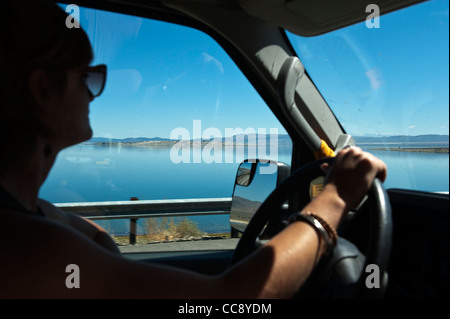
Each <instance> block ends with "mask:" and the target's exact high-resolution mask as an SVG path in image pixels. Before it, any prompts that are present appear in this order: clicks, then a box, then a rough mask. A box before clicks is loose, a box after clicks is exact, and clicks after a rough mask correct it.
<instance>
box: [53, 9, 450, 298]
mask: <svg viewBox="0 0 450 319" xmlns="http://www.w3.org/2000/svg"><path fill="white" fill-rule="evenodd" d="M372 2H373V1H366V0H364V1H335V0H320V1H318V0H289V1H284V0H234V1H228V0H188V1H185V0H89V1H84V0H80V1H78V2H77V5H79V6H80V7H84V8H89V9H98V10H102V11H108V12H113V13H120V14H124V15H128V16H133V17H139V18H144V19H151V20H156V21H163V22H167V23H171V24H176V25H181V26H185V27H189V28H193V29H196V30H199V31H201V32H202V33H205V34H207V35H208V36H209V37H211V38H212V39H213V40H214V41H215V42H216V43H218V44H219V46H220V47H221V48H222V49H223V50H224V52H226V54H227V55H228V56H229V57H230V59H231V61H232V62H233V63H234V64H235V65H236V66H237V68H238V69H239V71H240V72H242V74H243V75H244V76H245V78H246V79H247V80H248V82H249V83H250V84H251V86H252V87H253V88H254V90H255V91H256V92H257V94H258V95H259V96H260V97H261V99H262V101H263V102H264V103H263V104H264V105H265V106H267V107H266V109H267V110H269V111H270V112H271V113H273V116H274V117H275V118H276V119H277V120H278V121H279V123H280V125H281V126H282V127H283V128H284V129H285V131H286V133H287V134H288V135H289V138H290V139H291V142H292V154H291V157H290V162H289V163H281V161H280V162H277V161H272V162H270V163H269V164H267V163H264V162H262V161H260V160H259V159H258V158H255V159H254V160H250V159H248V158H246V159H244V160H243V161H242V163H240V164H239V168H238V169H237V170H236V166H235V167H234V168H233V172H234V173H233V174H232V175H233V176H231V177H229V178H230V180H233V181H234V185H233V192H232V194H231V196H230V203H229V211H230V212H229V215H226V216H227V217H226V218H227V220H229V223H230V225H231V226H230V227H231V237H232V239H233V240H234V241H235V243H236V247H235V248H229V249H218V250H214V249H206V250H188V251H177V250H173V251H153V252H150V251H143V252H140V251H129V252H128V253H124V256H125V257H126V258H130V259H133V260H139V261H142V262H152V263H161V264H165V265H170V266H175V267H179V268H183V269H189V270H193V271H196V272H200V273H204V274H219V273H221V272H223V271H225V270H226V269H227V268H228V267H230V265H233V264H234V263H236V262H238V261H239V260H240V259H241V258H244V257H245V256H247V255H248V254H249V253H251V252H252V251H253V250H255V249H257V247H258V246H259V245H261V242H264V241H265V240H268V239H270V237H271V236H273V235H274V234H276V233H277V232H279V231H280V230H281V229H282V228H283V227H284V226H285V225H286V216H288V215H289V213H290V212H293V211H295V210H299V209H301V207H302V206H304V205H305V204H306V203H307V202H308V201H309V200H310V199H311V197H312V194H311V192H313V186H312V184H311V182H312V181H313V180H316V179H317V178H321V177H322V176H323V173H322V172H321V171H320V169H319V166H320V164H321V163H324V162H329V163H332V157H333V155H334V154H335V153H337V152H338V151H339V150H340V149H342V148H344V147H348V146H353V145H358V143H357V141H356V140H355V139H354V138H353V136H352V135H350V134H348V133H347V132H346V129H345V128H344V126H343V125H342V123H341V122H340V121H339V120H338V118H337V116H336V115H335V113H334V111H333V105H332V102H329V101H326V99H325V97H324V94H323V93H322V89H321V88H320V87H319V86H318V84H317V83H315V82H314V81H313V78H312V77H311V75H310V73H309V71H308V66H307V65H306V64H305V65H304V63H303V61H302V59H301V58H299V56H298V54H297V51H296V49H295V48H294V47H293V45H292V43H291V41H290V40H289V38H288V36H287V34H286V32H290V33H292V34H296V35H299V36H301V37H305V38H311V39H313V38H314V37H318V36H321V35H324V34H327V33H329V32H333V31H336V30H339V29H341V28H345V27H348V26H351V25H354V24H358V23H363V22H364V21H365V20H366V18H367V15H368V13H367V12H366V7H367V5H369V4H370V3H372ZM420 2H422V1H421V0H395V1H392V0H379V1H377V5H378V7H379V10H380V14H381V21H383V20H382V19H383V16H384V15H387V14H389V13H391V12H394V11H397V10H404V9H405V8H408V7H410V6H417V5H420V4H418V3H420ZM60 4H61V5H62V6H64V5H66V4H69V2H67V1H62V2H60ZM447 6H448V4H447ZM447 15H448V11H447ZM447 29H448V25H447ZM102 31H103V32H104V33H106V34H107V33H108V30H107V29H106V28H105V29H102ZM149 41H151V39H149ZM95 50H96V46H95V45H94V51H95ZM447 58H448V57H447ZM107 86H108V83H107ZM107 89H108V87H106V89H105V90H107ZM106 93H107V92H106ZM447 94H448V91H447ZM264 105H263V107H264ZM192 112H195V110H193V111H192ZM255 116H256V117H257V116H258V115H257V114H255ZM175 125H176V124H175ZM322 142H323V143H324V144H322ZM323 145H325V146H323ZM447 161H448V160H447ZM264 165H273V170H274V171H275V172H276V174H273V175H266V176H264V175H263V174H261V173H259V172H260V170H261V167H262V166H264ZM430 165H432V164H430ZM228 175H230V174H228ZM267 176H271V178H266V177H267ZM321 183H323V179H322V180H319V181H318V182H316V184H315V185H316V186H315V187H316V188H317V187H319V191H320V185H322V184H321ZM447 186H448V185H447ZM255 189H256V191H255ZM443 191H444V192H432V191H422V190H415V189H403V188H396V187H392V188H387V189H385V188H384V187H383V185H382V184H381V183H379V182H374V185H373V186H372V189H371V190H370V192H369V193H368V195H367V199H366V200H365V201H364V202H363V203H362V204H361V205H360V207H359V208H358V210H357V211H355V212H351V213H350V214H349V215H348V216H347V219H346V220H345V222H344V223H343V224H342V226H341V228H340V229H339V230H338V232H339V236H340V237H339V244H338V246H337V247H336V249H335V250H334V251H333V254H332V255H331V256H329V257H328V258H324V259H323V260H322V261H321V263H320V264H319V266H318V267H317V269H316V270H315V271H314V273H313V275H312V276H311V278H310V279H309V280H308V282H307V283H306V284H305V285H304V287H303V288H302V289H301V291H299V292H298V294H297V296H296V297H299V298H387V299H397V298H444V297H446V296H448V291H449V253H448V252H449V251H450V248H449V234H450V231H449V225H450V223H449V208H448V207H449V203H448V199H449V195H448V189H446V190H443ZM257 193H258V194H259V195H261V196H256V195H255V194H257ZM228 216H229V217H228ZM374 264H375V265H377V266H378V267H379V269H380V276H381V279H380V283H379V284H380V286H381V287H379V288H376V289H370V288H368V287H367V285H366V284H365V283H366V279H367V275H368V266H370V265H374Z"/></svg>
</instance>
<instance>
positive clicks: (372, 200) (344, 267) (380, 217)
mask: <svg viewBox="0 0 450 319" xmlns="http://www.w3.org/2000/svg"><path fill="white" fill-rule="evenodd" d="M332 162H333V158H326V159H321V160H317V161H314V162H311V163H309V164H307V165H305V166H303V167H300V168H299V169H298V170H296V171H295V172H294V173H293V174H291V175H290V176H289V177H288V178H287V179H286V180H284V181H283V182H282V183H281V184H280V185H279V186H278V187H277V188H276V189H275V190H274V191H273V192H272V193H271V194H270V195H269V197H267V199H266V200H265V201H264V202H263V203H262V204H261V206H260V207H259V209H258V210H257V211H256V213H255V214H254V216H253V218H252V219H251V221H250V223H249V224H248V225H247V227H246V229H245V231H244V233H243V234H242V237H241V239H240V241H239V243H238V245H237V247H236V250H235V252H234V255H233V258H232V260H231V265H233V264H235V263H237V262H239V261H240V260H242V259H243V258H244V257H246V256H248V255H249V254H251V253H252V252H253V251H255V250H256V249H257V248H258V247H259V246H260V245H261V242H260V241H259V235H260V234H261V232H262V230H263V229H264V226H265V225H266V224H267V222H268V221H269V219H270V218H271V217H272V215H273V214H274V213H277V212H279V208H280V207H281V205H282V204H283V203H284V202H285V201H286V200H287V199H288V198H289V197H290V196H291V195H293V194H294V193H295V192H296V191H298V190H299V189H302V188H303V192H301V195H300V196H302V197H301V198H300V204H301V205H302V206H301V207H304V206H305V205H306V204H307V203H308V202H309V200H310V199H309V196H308V195H309V193H308V192H307V191H306V192H305V191H304V190H305V189H308V188H305V187H308V186H309V184H308V185H306V184H307V183H309V181H311V180H312V179H313V178H314V177H317V176H320V175H323V172H322V171H321V169H320V165H321V164H322V163H329V164H330V165H331V163H332ZM367 195H368V198H367V201H366V203H365V204H366V205H365V206H366V208H367V209H368V210H369V212H368V213H369V225H368V227H369V232H368V233H369V235H368V244H367V248H366V251H365V256H364V255H362V254H361V253H360V252H359V250H358V249H357V248H356V246H355V245H354V244H352V243H351V242H350V241H348V240H346V239H344V238H343V237H341V234H340V233H339V238H338V242H337V245H336V247H335V248H334V249H333V252H332V253H331V254H330V255H329V256H326V257H322V260H321V261H320V262H319V264H318V265H317V266H316V267H315V270H314V271H313V273H312V274H311V275H310V277H309V278H308V280H307V282H306V283H305V284H304V286H303V287H302V289H301V290H300V295H302V296H306V297H311V296H312V295H314V296H316V297H317V296H318V294H320V297H324V296H325V297H332V298H379V297H381V296H382V295H383V293H384V289H385V288H386V285H387V275H386V269H387V266H388V262H389V255H390V250H391V243H392V240H391V239H392V211H391V206H390V202H389V199H388V196H387V193H386V191H385V190H384V188H383V187H382V184H381V182H380V181H379V180H378V179H375V180H374V182H373V184H372V186H371V188H370V190H369V192H368V193H367ZM361 213H362V212H358V215H359V214H361ZM368 269H369V273H368ZM369 275H371V277H370V278H369ZM336 278H340V279H339V280H336ZM342 279H343V282H342ZM367 280H369V282H371V281H374V282H371V283H372V284H373V285H372V284H367ZM377 280H378V283H377V282H376V281H377ZM380 281H381V282H380ZM377 284H378V286H377ZM330 286H331V287H330ZM304 289H306V290H307V292H304ZM319 290H320V291H319ZM323 290H326V292H323Z"/></svg>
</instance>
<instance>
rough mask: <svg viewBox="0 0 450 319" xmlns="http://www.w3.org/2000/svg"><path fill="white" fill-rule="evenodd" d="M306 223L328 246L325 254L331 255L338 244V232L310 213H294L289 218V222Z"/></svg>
mask: <svg viewBox="0 0 450 319" xmlns="http://www.w3.org/2000/svg"><path fill="white" fill-rule="evenodd" d="M294 221H304V222H306V223H308V224H310V225H311V226H312V227H313V228H314V229H315V230H316V232H317V234H318V235H319V240H320V239H323V240H324V241H325V243H326V245H327V247H326V251H325V254H326V255H327V254H329V253H330V252H331V250H332V249H333V248H334V247H335V246H336V243H337V237H338V236H337V232H336V230H335V229H334V228H333V227H332V226H331V225H330V224H328V223H327V222H326V221H325V220H324V219H323V218H321V217H319V216H317V215H314V214H312V213H311V212H309V211H301V212H297V213H294V214H293V215H291V217H289V219H288V222H289V223H291V222H294Z"/></svg>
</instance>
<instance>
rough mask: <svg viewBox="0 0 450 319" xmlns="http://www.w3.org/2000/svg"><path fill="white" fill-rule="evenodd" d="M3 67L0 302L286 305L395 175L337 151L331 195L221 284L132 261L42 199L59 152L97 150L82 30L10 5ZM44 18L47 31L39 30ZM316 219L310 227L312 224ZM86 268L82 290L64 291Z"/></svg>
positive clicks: (358, 154)
mask: <svg viewBox="0 0 450 319" xmlns="http://www.w3.org/2000/svg"><path fill="white" fill-rule="evenodd" d="M2 6H3V7H2V10H1V13H0V14H1V15H2V17H1V19H0V24H1V26H0V32H1V39H2V41H3V42H4V43H3V44H2V48H1V53H0V57H1V60H2V61H7V62H6V63H4V70H5V71H4V72H5V73H4V78H5V79H7V81H2V85H1V92H0V131H1V132H0V139H1V145H2V156H1V157H0V233H1V234H2V236H3V237H4V238H11V239H13V240H12V241H10V242H8V244H6V245H4V247H3V248H2V250H3V251H2V261H1V271H0V282H1V289H0V296H1V297H6V298H15V297H19V298H54V297H57V298H90V297H98V298H124V297H126V298H240V297H243V298H289V297H291V296H292V295H293V294H295V292H296V291H297V290H298V289H299V288H300V287H301V286H302V284H303V283H304V282H305V280H306V279H307V278H308V276H309V274H310V273H311V272H312V270H313V269H314V266H315V264H316V263H317V261H318V260H319V259H320V257H321V256H322V255H324V254H325V253H326V252H327V251H328V249H330V248H332V246H333V245H334V240H335V232H334V230H335V229H336V228H337V227H338V225H339V223H340V221H341V220H342V218H343V216H345V214H346V213H347V212H348V211H349V210H351V209H352V208H355V207H356V206H357V204H358V203H359V202H360V201H361V200H362V198H363V197H364V195H365V194H366V192H367V191H368V189H369V187H370V185H371V184H372V181H373V180H374V178H375V177H378V178H380V179H381V180H382V181H383V180H384V179H385V178H386V166H385V164H384V163H383V162H382V161H380V160H379V159H377V158H375V157H374V156H372V155H371V154H369V153H365V152H363V151H362V150H361V149H359V148H348V149H344V150H342V151H340V152H339V153H338V154H337V156H336V158H335V161H334V163H333V165H332V166H331V167H328V166H327V165H324V167H323V169H324V170H326V171H328V173H327V183H326V185H325V186H324V189H323V191H322V192H321V193H320V194H319V195H318V196H317V197H316V198H315V199H314V200H313V201H311V202H310V203H309V204H308V205H307V206H306V207H304V209H303V211H302V212H303V213H302V214H298V215H296V216H294V217H293V218H292V219H291V222H290V224H289V225H288V226H287V227H286V228H285V229H284V230H283V231H282V232H280V233H279V234H277V235H276V236H275V237H273V239H272V240H270V241H269V242H268V243H267V244H265V245H264V246H262V247H261V248H259V249H258V250H257V251H255V252H254V253H252V254H251V255H249V256H247V257H246V258H245V259H243V260H241V261H240V262H239V263H237V264H235V265H234V266H233V267H231V268H230V269H228V270H227V271H225V272H224V273H222V274H220V275H216V276H207V275H202V274H198V273H194V272H190V271H186V270H181V269H176V268H171V267H165V266H161V265H156V264H151V263H141V262H136V261H131V260H128V259H125V258H123V257H122V256H121V255H120V254H119V250H118V249H117V247H116V245H115V244H114V242H113V240H112V239H111V238H110V237H109V236H108V234H107V233H106V232H105V231H104V230H103V229H101V228H100V227H99V226H96V224H94V223H91V222H89V221H87V220H86V219H83V218H81V217H78V216H76V215H72V214H69V213H65V212H62V211H60V210H59V209H58V208H56V207H55V206H53V205H52V204H50V203H49V202H46V201H44V200H42V199H39V198H38V193H39V189H40V187H41V185H42V184H43V182H44V181H45V179H46V177H47V175H48V173H49V171H50V169H51V167H52V165H53V163H54V161H55V158H56V156H57V154H58V152H59V151H61V150H62V149H64V148H66V147H68V146H71V145H74V144H77V143H80V142H82V141H85V140H88V139H89V138H90V137H91V136H92V130H91V127H90V124H89V116H88V114H89V103H90V102H91V101H92V100H93V99H94V98H95V97H96V96H98V95H99V94H100V93H101V90H102V87H103V85H104V81H105V74H106V70H105V68H104V67H97V68H94V67H90V66H89V63H90V61H91V60H92V50H91V46H90V44H89V41H88V38H87V36H86V34H85V33H84V31H83V30H82V29H77V28H72V29H69V28H66V26H65V21H66V18H67V15H66V13H65V12H64V11H63V10H61V9H60V8H59V7H58V6H56V5H55V4H53V3H46V2H41V1H28V0H26V1H25V2H24V1H20V2H17V1H12V0H7V1H6V3H3V4H2ZM36 17H38V18H39V19H36ZM305 216H307V217H305ZM73 264H75V265H77V266H78V268H79V269H80V274H81V280H80V287H79V288H78V289H68V288H67V286H66V284H65V283H66V279H67V276H68V273H66V267H67V266H68V265H73Z"/></svg>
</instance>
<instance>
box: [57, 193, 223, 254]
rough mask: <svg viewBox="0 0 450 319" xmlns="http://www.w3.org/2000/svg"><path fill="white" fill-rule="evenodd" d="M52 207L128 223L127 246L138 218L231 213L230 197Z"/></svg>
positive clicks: (88, 216)
mask: <svg viewBox="0 0 450 319" xmlns="http://www.w3.org/2000/svg"><path fill="white" fill-rule="evenodd" d="M55 206H57V207H59V208H60V209H62V210H63V211H66V212H71V213H74V214H77V215H80V216H82V217H85V218H88V219H92V220H105V219H124V218H125V219H130V244H132V245H134V244H135V243H136V222H137V220H138V219H139V218H149V217H179V216H198V215H225V214H229V213H230V209H231V197H225V198H190V199H162V200H130V201H111V202H81V203H60V204H55Z"/></svg>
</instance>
